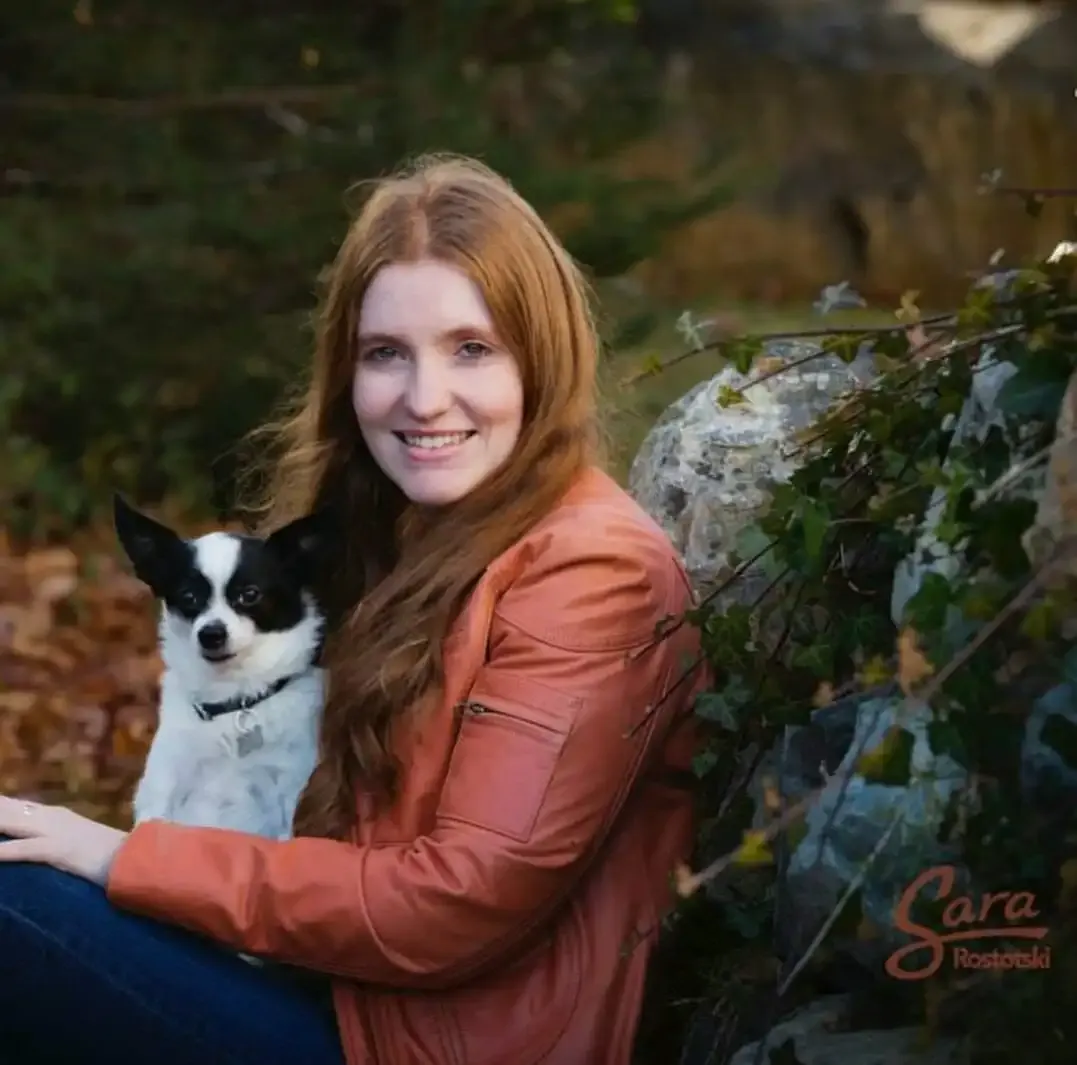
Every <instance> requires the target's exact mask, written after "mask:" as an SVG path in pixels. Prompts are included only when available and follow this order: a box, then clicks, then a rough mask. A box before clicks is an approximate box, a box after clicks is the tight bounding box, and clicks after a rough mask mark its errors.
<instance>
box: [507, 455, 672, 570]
mask: <svg viewBox="0 0 1077 1065" xmlns="http://www.w3.org/2000/svg"><path fill="white" fill-rule="evenodd" d="M528 540H540V541H543V542H546V543H547V544H548V545H553V544H554V543H556V544H557V545H560V547H561V549H562V551H563V550H570V549H571V550H577V551H582V552H584V553H585V554H590V553H592V552H593V551H595V550H601V551H603V552H605V553H613V552H616V553H619V554H622V555H624V554H627V555H638V556H639V557H640V558H641V559H643V558H651V559H654V560H656V561H660V562H661V563H662V565H663V566H664V565H666V564H668V563H669V562H671V561H672V562H677V561H679V555H678V554H677V551H676V548H674V546H673V543H672V541H671V540H670V538H669V536H668V535H667V533H666V532H665V530H664V529H663V528H662V527H661V526H660V525H659V524H658V523H657V522H656V521H655V520H654V518H652V517H651V516H650V515H649V514H648V513H647V512H646V511H645V510H644V509H643V507H641V506H640V505H639V503H637V502H636V501H635V500H634V499H633V498H632V496H631V495H629V494H628V492H626V491H625V489H624V488H622V487H621V486H620V485H619V484H618V483H617V482H616V481H615V480H614V479H613V478H612V477H610V476H609V475H608V474H607V473H605V472H603V471H602V470H599V469H589V470H587V471H585V472H584V474H583V475H582V476H581V477H580V478H579V479H578V480H577V482H576V483H575V484H574V485H573V486H572V488H571V489H570V490H569V491H568V492H567V493H566V495H565V496H564V497H563V498H562V500H561V502H560V503H559V504H558V506H557V507H555V508H554V509H553V510H552V511H551V512H550V513H549V514H548V515H547V516H546V517H545V518H544V519H543V520H542V521H541V522H539V523H538V524H537V525H536V526H535V528H534V529H533V530H532V531H531V533H530V534H528V536H526V537H524V542H527V541H528Z"/></svg>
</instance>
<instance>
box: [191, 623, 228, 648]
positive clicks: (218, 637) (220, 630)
mask: <svg viewBox="0 0 1077 1065" xmlns="http://www.w3.org/2000/svg"><path fill="white" fill-rule="evenodd" d="M227 642H228V629H226V628H225V626H224V623H223V622H220V621H211V622H209V624H208V625H203V626H202V628H200V629H199V630H198V643H199V644H200V646H201V647H202V649H203V650H205V651H219V650H220V649H221V648H222V647H223V646H224V645H225V644H226V643H227Z"/></svg>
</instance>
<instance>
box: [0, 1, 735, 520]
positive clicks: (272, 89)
mask: <svg viewBox="0 0 1077 1065" xmlns="http://www.w3.org/2000/svg"><path fill="white" fill-rule="evenodd" d="M222 10H223V9H222V8H221V6H220V5H210V4H208V3H206V2H204V0H197V2H186V0H185V2H184V3H179V2H178V0H173V2H170V3H164V4H161V3H154V4H150V3H147V2H145V0H108V2H105V0H96V2H95V0H77V2H76V3H74V5H73V6H72V4H71V3H69V2H65V3H58V2H56V0H43V2H41V3H39V4H36V5H29V6H26V5H22V6H19V5H9V6H8V7H7V8H5V10H4V11H3V12H2V13H0V42H2V43H0V121H2V122H3V125H4V130H5V138H4V139H5V171H4V173H3V174H2V175H0V322H2V323H3V324H2V326H0V433H2V435H3V439H4V440H5V461H4V462H3V464H2V466H0V509H2V512H3V513H4V514H5V520H6V523H7V524H8V525H9V527H11V528H13V529H15V530H16V531H18V532H20V533H25V534H30V535H34V536H47V535H49V534H63V533H64V531H65V530H67V529H69V528H70V527H72V526H75V525H79V524H81V523H84V522H85V521H87V520H89V519H91V518H92V517H93V515H94V513H95V507H96V506H97V505H98V504H99V502H100V500H101V499H102V498H104V496H105V494H106V493H107V492H109V491H111V490H112V489H115V488H118V489H123V490H125V491H128V492H130V493H131V494H132V495H134V496H135V497H137V498H140V499H143V500H146V501H154V500H160V499H161V498H163V497H165V496H168V497H170V498H171V499H172V500H173V502H175V503H176V504H177V505H179V506H181V507H185V508H187V509H190V510H192V511H195V512H197V511H199V510H205V508H206V505H207V503H210V504H211V505H212V506H214V507H216V508H217V509H218V510H224V509H227V507H228V503H229V501H230V498H231V476H232V473H233V461H234V458H235V455H234V445H235V444H236V443H237V441H238V440H240V438H241V437H242V436H243V434H244V433H245V432H246V430H247V429H248V428H250V427H251V426H252V425H253V424H255V423H256V422H258V421H260V420H262V419H263V418H264V417H265V416H266V415H267V413H268V412H269V411H270V410H271V409H272V408H273V406H274V405H275V404H276V403H277V402H278V400H280V398H281V397H282V395H283V394H284V393H286V392H289V391H292V390H294V389H297V388H300V387H301V386H302V383H303V376H304V372H305V368H306V364H307V359H308V349H309V342H310V337H309V333H308V330H307V323H308V318H309V314H310V311H311V309H312V307H313V304H314V299H315V293H314V286H315V284H316V279H317V277H318V274H319V271H320V269H321V268H322V267H323V265H324V264H326V263H327V262H328V261H329V260H330V259H331V257H332V255H333V253H334V250H335V247H336V245H337V244H338V242H339V241H340V239H341V237H342V235H343V232H344V229H345V226H346V224H347V218H348V214H349V210H350V209H351V208H352V207H353V206H354V197H350V196H349V195H348V193H347V190H348V189H350V188H352V187H354V185H355V183H356V182H358V181H361V180H363V179H366V178H370V177H372V176H375V175H377V174H379V173H383V172H385V171H387V170H389V169H391V168H392V167H394V166H395V165H396V164H398V163H399V162H400V161H402V160H403V159H404V158H406V157H408V156H410V155H413V154H415V153H418V152H422V151H433V150H453V151H462V152H466V153H469V154H473V155H477V156H480V157H482V158H484V159H485V160H486V161H487V162H488V163H490V164H491V165H493V166H494V167H495V168H497V169H499V170H501V171H502V172H504V173H505V174H506V175H507V176H508V177H509V178H510V179H512V180H513V181H514V182H515V183H516V184H517V186H518V187H519V188H520V190H521V191H522V192H523V194H524V195H526V196H527V197H528V198H529V199H531V200H532V202H533V203H534V204H535V205H536V207H537V208H538V209H539V210H541V211H542V212H544V213H546V214H547V215H553V216H556V215H557V213H558V211H559V210H561V214H562V215H563V216H564V217H566V218H567V217H569V214H571V218H572V222H571V224H566V225H565V226H563V227H562V231H563V233H564V235H565V237H566V240H567V243H568V245H569V247H570V250H571V251H572V252H573V253H574V254H575V255H577V256H578V258H579V259H580V260H581V261H582V262H583V264H584V265H585V266H586V267H587V268H588V269H589V270H590V271H591V273H592V274H593V275H594V276H595V277H605V276H611V275H617V274H620V273H622V272H623V271H624V270H626V269H627V268H628V267H630V266H631V265H633V264H634V263H636V262H638V261H639V260H640V259H642V258H644V257H646V256H647V255H649V254H651V253H652V252H653V251H654V249H655V248H656V246H657V241H659V240H660V239H661V236H662V234H663V233H664V232H665V231H666V230H667V229H668V228H669V227H670V226H672V225H675V224H677V223H678V222H680V221H683V220H685V219H687V218H690V217H692V216H693V214H694V213H696V212H698V211H701V210H705V209H706V208H707V207H708V206H710V205H712V204H714V203H716V202H718V200H720V199H721V198H722V197H723V195H724V193H723V190H721V189H718V188H714V187H707V186H706V185H705V184H704V185H701V187H702V188H703V189H704V191H703V192H702V193H700V192H699V191H698V190H693V192H692V193H691V194H688V193H683V192H677V191H675V190H673V189H672V188H670V187H669V186H667V185H666V184H665V183H662V182H651V181H640V180H629V179H618V178H616V177H614V176H612V171H611V168H610V167H609V165H608V161H609V159H610V158H611V156H613V155H614V154H615V153H616V152H617V151H618V149H619V148H621V147H623V146H624V145H625V144H627V143H628V142H630V141H631V140H632V139H633V138H635V137H637V136H639V135H642V134H643V133H645V132H646V131H647V130H649V129H652V128H653V126H654V123H655V122H657V121H659V120H660V119H661V115H662V111H661V100H660V93H659V90H658V86H659V85H660V83H661V78H660V75H659V72H658V70H657V69H656V65H655V60H654V58H653V56H652V55H651V54H650V53H649V52H648V51H647V50H646V49H645V48H643V47H641V46H640V45H639V42H638V32H637V29H638V28H637V26H636V25H635V22H634V19H635V14H636V13H635V9H634V7H633V5H632V4H631V3H630V2H627V0H520V2H517V3H503V2H500V0H499V2H498V3H494V2H492V0H466V2H465V0H444V2H435V0H423V2H412V0H409V2H408V3H403V2H400V0H378V2H371V3H365V4H361V5H355V4H350V3H345V2H344V0H337V2H332V0H320V2H318V3H313V4H307V5H302V6H300V5H295V4H288V3H283V2H281V0H276V2H265V3H263V2H260V3H258V4H255V3H253V2H247V3H239V4H230V5H228V10H227V13H226V14H222ZM596 42H597V43H596Z"/></svg>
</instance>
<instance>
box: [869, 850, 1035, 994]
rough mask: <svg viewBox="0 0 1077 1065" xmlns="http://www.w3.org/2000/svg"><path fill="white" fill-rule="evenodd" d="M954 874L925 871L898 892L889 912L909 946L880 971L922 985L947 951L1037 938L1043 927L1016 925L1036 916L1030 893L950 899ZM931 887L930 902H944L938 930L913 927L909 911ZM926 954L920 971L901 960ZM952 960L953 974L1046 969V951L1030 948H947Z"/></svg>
mask: <svg viewBox="0 0 1077 1065" xmlns="http://www.w3.org/2000/svg"><path fill="white" fill-rule="evenodd" d="M956 878H957V877H956V872H955V870H954V867H953V866H951V865H936V866H933V867H932V868H931V869H925V870H924V872H922V873H921V874H920V875H919V876H918V877H917V878H916V879H915V880H914V881H913V882H912V883H911V884H910V885H909V886H908V887H907V888H906V889H905V890H904V891H903V892H902V893H901V898H900V899H899V900H898V904H897V906H896V907H895V909H894V927H895V928H897V929H898V930H899V931H901V932H904V933H905V934H906V935H910V936H912V937H913V942H912V943H908V944H906V945H905V946H903V947H900V948H899V949H898V950H895V951H894V953H893V954H891V955H890V957H889V958H887V959H886V964H885V969H886V972H887V973H888V974H889V975H890V976H892V977H894V979H895V980H926V979H927V978H928V977H929V976H933V975H934V974H935V973H937V972H938V971H939V968H940V967H941V966H942V963H943V961H944V960H945V958H946V948H947V946H949V945H951V944H954V943H973V942H977V941H982V940H985V939H1008V940H1015V939H1029V940H1038V939H1043V938H1044V936H1046V935H1047V931H1048V929H1047V928H1046V926H1041V925H1030V924H1021V923H1019V922H1022V921H1030V920H1034V919H1035V918H1037V917H1039V915H1040V911H1039V910H1038V909H1037V907H1036V896H1035V895H1034V894H1033V893H1032V892H1031V891H996V892H993V893H990V892H989V893H987V894H985V895H984V896H983V897H982V898H981V899H980V900H979V902H977V901H975V900H974V899H973V898H972V897H971V896H968V895H956V896H954V897H953V898H950V895H951V894H952V892H953V890H954V882H955V880H956ZM929 884H937V885H938V886H937V888H936V894H935V898H936V899H937V900H940V901H941V900H942V899H950V901H949V902H947V904H946V908H945V909H944V910H943V913H942V926H943V931H941V932H940V931H937V930H936V929H934V928H928V927H927V926H926V925H922V924H917V923H916V922H915V921H914V920H913V919H912V908H913V906H914V904H915V903H916V900H917V898H918V897H919V895H920V892H921V891H923V889H924V888H925V887H927V886H928V885H929ZM925 952H926V953H927V955H928V958H927V961H926V962H925V963H924V964H923V965H921V966H920V968H918V969H916V968H906V966H905V965H904V962H905V959H906V958H909V957H910V956H912V955H915V954H917V953H920V954H923V953H925ZM951 953H952V961H953V965H954V967H955V968H958V969H1049V968H1050V966H1051V948H1050V947H1046V946H1044V947H1037V946H1033V947H1032V948H1031V949H1029V950H1016V949H1002V950H999V949H996V950H972V949H970V948H969V947H964V946H961V947H952V950H951Z"/></svg>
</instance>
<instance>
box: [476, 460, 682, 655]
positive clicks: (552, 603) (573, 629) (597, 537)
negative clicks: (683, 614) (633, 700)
mask: <svg viewBox="0 0 1077 1065" xmlns="http://www.w3.org/2000/svg"><path fill="white" fill-rule="evenodd" d="M502 566H503V568H502ZM502 566H499V567H498V568H499V569H502V581H499V582H498V583H499V584H501V585H502V590H503V594H502V597H501V601H500V604H499V609H498V611H497V613H498V614H499V615H501V617H502V618H503V619H505V620H511V621H514V622H516V621H519V620H521V619H525V618H526V619H527V623H528V625H529V626H534V625H536V624H537V623H538V619H540V618H542V619H545V620H544V623H543V624H542V625H541V626H540V627H541V628H544V629H557V630H558V631H559V633H560V634H561V639H562V641H563V640H566V639H568V637H569V634H570V633H571V639H572V642H574V643H575V644H576V645H577V646H581V647H582V645H583V644H587V643H590V642H592V641H593V642H595V643H597V644H607V643H608V642H609V641H610V639H611V637H614V635H615V634H616V638H617V639H618V640H624V641H626V642H628V643H631V642H633V641H635V640H637V639H639V638H641V637H643V636H647V635H650V634H653V631H654V626H655V624H656V622H657V621H658V619H659V618H660V617H662V616H664V615H665V614H667V613H670V612H676V611H679V610H682V609H684V608H685V607H687V606H688V605H689V602H690V599H691V589H690V585H689V582H688V578H687V575H686V573H685V571H684V567H683V564H682V562H681V559H680V557H679V555H678V554H677V551H676V549H675V548H674V546H673V544H672V542H671V541H670V539H669V537H668V536H667V535H666V533H665V532H664V531H663V530H662V528H661V527H660V526H659V525H658V524H657V523H656V522H655V521H654V520H653V519H652V518H651V517H650V516H649V515H648V514H647V513H646V511H644V510H643V509H642V507H640V506H639V504H637V503H636V502H635V500H633V499H632V497H631V496H630V495H629V494H628V493H627V492H625V491H624V489H623V488H621V487H620V486H619V485H618V484H617V483H616V482H615V481H613V480H612V479H611V478H610V477H608V476H607V475H606V474H604V473H601V472H599V471H597V470H595V471H588V472H587V473H586V474H585V475H584V476H583V477H582V478H581V479H580V481H579V482H577V484H576V485H575V486H574V487H573V488H572V490H571V491H570V492H569V493H568V494H567V495H566V496H565V497H564V499H563V500H562V501H561V503H560V504H559V505H558V506H557V507H556V508H555V509H554V510H553V511H552V512H551V513H550V514H549V515H547V516H546V517H545V518H544V519H543V520H542V521H541V522H539V523H538V524H537V525H536V526H535V527H534V528H533V529H532V530H531V531H530V532H529V533H528V534H527V535H525V536H524V537H523V538H522V539H521V540H520V541H519V542H518V543H517V544H516V546H515V547H514V548H512V549H510V551H509V552H507V553H506V556H505V558H504V559H503V560H502Z"/></svg>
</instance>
